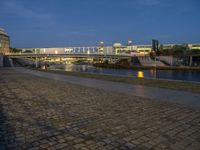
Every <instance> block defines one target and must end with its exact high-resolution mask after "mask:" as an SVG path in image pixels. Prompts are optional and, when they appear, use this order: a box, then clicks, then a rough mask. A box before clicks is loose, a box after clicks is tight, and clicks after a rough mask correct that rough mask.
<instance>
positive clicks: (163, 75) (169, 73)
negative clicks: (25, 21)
mask: <svg viewBox="0 0 200 150" xmlns="http://www.w3.org/2000/svg"><path fill="white" fill-rule="evenodd" d="M50 69H52V70H65V71H74V72H89V73H97V74H111V75H122V76H129V77H138V78H155V77H156V78H158V79H172V80H186V81H197V82H200V72H199V71H177V70H156V71H155V70H154V69H152V70H139V71H138V70H134V69H107V68H96V67H94V66H92V65H77V64H67V65H56V66H52V67H50Z"/></svg>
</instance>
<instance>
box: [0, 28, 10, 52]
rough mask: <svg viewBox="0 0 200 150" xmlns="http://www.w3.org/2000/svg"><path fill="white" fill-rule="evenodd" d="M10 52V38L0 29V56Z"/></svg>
mask: <svg viewBox="0 0 200 150" xmlns="http://www.w3.org/2000/svg"><path fill="white" fill-rule="evenodd" d="M9 51H10V38H9V36H8V34H7V33H6V32H5V30H4V29H2V28H0V54H6V53H9Z"/></svg>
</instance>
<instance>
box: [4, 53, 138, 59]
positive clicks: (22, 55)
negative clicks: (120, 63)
mask: <svg viewBox="0 0 200 150" xmlns="http://www.w3.org/2000/svg"><path fill="white" fill-rule="evenodd" d="M6 56H8V57H10V58H36V57H37V58H45V57H48V58H55V57H57V58H131V57H136V56H135V55H133V54H98V53H92V54H87V53H67V54H36V53H7V54H6Z"/></svg>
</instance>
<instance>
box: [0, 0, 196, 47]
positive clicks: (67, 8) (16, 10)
mask: <svg viewBox="0 0 200 150" xmlns="http://www.w3.org/2000/svg"><path fill="white" fill-rule="evenodd" d="M0 27H2V28H4V29H5V30H6V31H7V33H8V34H9V35H10V38H11V46H12V47H65V46H86V45H87V46H92V45H98V44H99V42H100V41H104V43H105V45H111V44H112V43H115V42H121V43H123V44H126V43H127V41H128V40H132V41H133V42H134V43H135V44H150V43H151V39H158V40H159V41H160V42H161V43H200V0H0Z"/></svg>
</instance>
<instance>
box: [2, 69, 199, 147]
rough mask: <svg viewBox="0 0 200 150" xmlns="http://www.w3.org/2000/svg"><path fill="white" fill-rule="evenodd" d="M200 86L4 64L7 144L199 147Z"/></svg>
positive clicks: (3, 139)
mask: <svg viewBox="0 0 200 150" xmlns="http://www.w3.org/2000/svg"><path fill="white" fill-rule="evenodd" d="M199 97H200V94H197V93H196V94H195V93H190V92H183V91H174V90H167V89H161V88H150V87H148V88H147V87H145V86H134V85H128V84H123V83H114V82H109V81H100V80H94V79H86V78H79V77H67V76H64V75H56V74H51V73H45V72H39V71H33V70H27V69H22V68H14V69H8V68H4V69H3V68H2V69H0V149H14V150H16V149H17V150H18V149H19V150H23V149H24V150H27V149H31V150H37V149H49V150H50V149H52V150H54V149H63V150H74V149H83V150H88V149H91V150H93V149H99V150H107V149H108V150H109V149H121V150H126V149H127V150H128V149H131V150H199V148H200V102H199V101H198V100H199Z"/></svg>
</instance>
